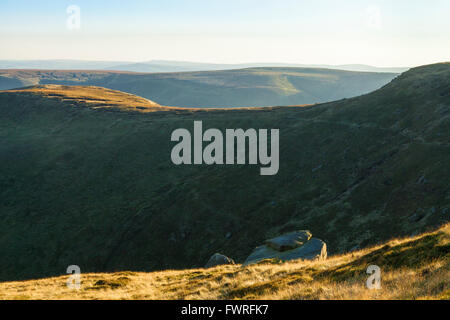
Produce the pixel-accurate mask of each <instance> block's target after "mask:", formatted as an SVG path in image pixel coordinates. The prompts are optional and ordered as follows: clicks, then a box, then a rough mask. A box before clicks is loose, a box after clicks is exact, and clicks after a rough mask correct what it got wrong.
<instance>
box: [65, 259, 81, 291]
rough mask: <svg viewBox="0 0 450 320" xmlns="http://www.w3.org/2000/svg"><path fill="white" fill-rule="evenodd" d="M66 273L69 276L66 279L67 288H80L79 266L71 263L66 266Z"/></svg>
mask: <svg viewBox="0 0 450 320" xmlns="http://www.w3.org/2000/svg"><path fill="white" fill-rule="evenodd" d="M66 273H69V274H70V276H69V278H68V279H67V282H66V285H67V288H69V289H77V290H78V289H80V288H81V269H80V267H79V266H77V265H75V264H73V265H70V266H68V267H67V270H66Z"/></svg>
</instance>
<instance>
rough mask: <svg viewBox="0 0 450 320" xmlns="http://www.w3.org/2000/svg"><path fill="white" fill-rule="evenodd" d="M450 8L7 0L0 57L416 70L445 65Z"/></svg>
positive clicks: (269, 0) (323, 1)
mask: <svg viewBox="0 0 450 320" xmlns="http://www.w3.org/2000/svg"><path fill="white" fill-rule="evenodd" d="M73 5H75V6H76V7H73ZM77 10H79V20H78V21H79V22H80V23H79V24H77V17H76V16H77ZM449 13H450V3H449V2H448V1H443V0H437V1H434V2H433V3H432V4H431V3H429V2H426V1H405V0H399V1H395V3H393V2H392V1H387V0H379V1H366V0H364V1H355V0H351V1H347V2H346V3H345V4H343V3H339V4H338V3H336V2H333V1H330V0H320V1H315V2H314V3H303V2H302V3H299V2H298V1H293V0H286V1H283V3H280V2H279V1H278V2H277V1H273V0H264V1H255V0H247V1H234V0H232V1H227V2H224V1H205V0H197V1H190V2H189V3H187V2H186V1H180V0H173V1H164V2H157V1H141V0H132V1H127V2H126V4H125V3H124V2H121V1H95V2H93V1H86V0H77V1H75V0H73V1H59V2H58V3H56V4H55V2H52V1H48V0H45V1H40V2H39V3H34V2H33V3H30V2H28V1H25V0H15V1H10V0H6V1H2V2H1V3H0V19H1V20H0V21H1V22H0V38H1V41H2V50H1V51H0V60H80V61H119V62H122V61H123V62H132V63H133V62H134V63H139V62H147V61H151V60H169V61H186V62H187V61H189V62H199V63H210V64H245V63H291V64H309V65H318V64H324V65H346V64H364V65H370V66H376V67H413V66H418V65H424V64H432V63H437V62H443V61H448V57H449V56H450V42H449V41H448V38H449V36H450V24H449V23H448V22H447V20H448V16H449Z"/></svg>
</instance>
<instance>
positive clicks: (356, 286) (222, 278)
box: [0, 224, 450, 300]
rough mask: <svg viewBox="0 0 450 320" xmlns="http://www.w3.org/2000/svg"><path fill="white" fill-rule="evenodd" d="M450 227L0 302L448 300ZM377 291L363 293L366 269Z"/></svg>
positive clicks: (85, 282)
mask: <svg viewBox="0 0 450 320" xmlns="http://www.w3.org/2000/svg"><path fill="white" fill-rule="evenodd" d="M449 253H450V224H446V225H444V226H442V227H441V228H439V229H438V230H436V231H433V232H429V233H425V234H422V235H418V236H416V237H411V238H404V239H394V240H391V241H389V242H387V243H385V244H382V245H378V246H374V247H370V248H366V249H363V250H360V251H355V252H352V253H347V254H344V255H338V256H333V257H331V258H329V259H328V260H325V261H315V262H311V261H309V262H308V261H292V262H287V263H280V262H277V261H273V260H267V261H263V262H261V263H259V264H256V265H251V266H247V267H242V266H240V265H228V266H219V267H215V268H211V269H192V270H179V271H174V270H167V271H161V272H150V273H141V272H117V273H99V274H82V278H81V279H82V285H81V289H79V290H73V289H72V290H70V289H68V288H67V286H66V281H67V279H68V276H60V277H54V278H48V279H41V280H30V281H20V282H4V283H0V298H1V299H446V300H448V299H450V288H449V279H450V256H449ZM373 264H375V265H378V266H379V267H380V268H381V289H379V290H369V289H367V288H366V280H367V278H368V276H369V275H368V274H366V270H367V267H368V266H369V265H373Z"/></svg>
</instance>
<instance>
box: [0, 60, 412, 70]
mask: <svg viewBox="0 0 450 320" xmlns="http://www.w3.org/2000/svg"><path fill="white" fill-rule="evenodd" d="M256 67H292V68H327V69H337V70H347V71H362V72H392V73H401V72H405V71H407V70H408V69H409V68H406V67H374V66H370V65H364V64H346V65H324V64H317V65H312V64H297V63H276V62H275V63H273V62H265V63H264V62H263V63H261V62H254V63H239V64H219V63H207V62H206V63H205V62H191V61H171V60H150V61H141V62H136V61H134V62H132V61H95V60H58V59H57V60H0V69H40V70H111V71H129V72H184V71H211V70H231V69H244V68H256Z"/></svg>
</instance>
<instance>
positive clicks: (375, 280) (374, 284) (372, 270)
mask: <svg viewBox="0 0 450 320" xmlns="http://www.w3.org/2000/svg"><path fill="white" fill-rule="evenodd" d="M366 273H368V274H370V276H369V278H367V281H366V286H367V289H380V288H381V269H380V267H379V266H377V265H370V266H369V267H368V268H367V270H366Z"/></svg>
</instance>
